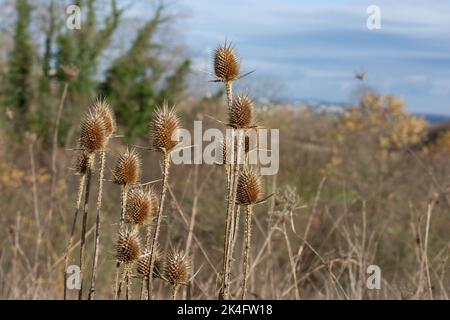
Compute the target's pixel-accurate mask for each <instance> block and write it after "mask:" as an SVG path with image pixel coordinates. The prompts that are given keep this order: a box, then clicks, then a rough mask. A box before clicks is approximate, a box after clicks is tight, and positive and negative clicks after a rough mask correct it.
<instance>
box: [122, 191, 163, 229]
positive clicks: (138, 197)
mask: <svg viewBox="0 0 450 320" xmlns="http://www.w3.org/2000/svg"><path fill="white" fill-rule="evenodd" d="M157 210H158V197H157V196H156V194H155V193H154V192H153V191H152V190H150V191H148V192H145V191H144V190H142V189H141V188H135V189H132V190H131V191H130V192H129V193H128V199H127V208H126V214H127V219H128V222H131V223H132V224H138V225H144V224H148V223H149V222H150V221H151V219H152V218H153V216H154V215H155V213H156V211H157Z"/></svg>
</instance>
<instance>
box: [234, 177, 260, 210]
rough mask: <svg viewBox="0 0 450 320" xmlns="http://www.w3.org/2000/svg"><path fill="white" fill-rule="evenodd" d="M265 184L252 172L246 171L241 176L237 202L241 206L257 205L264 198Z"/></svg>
mask: <svg viewBox="0 0 450 320" xmlns="http://www.w3.org/2000/svg"><path fill="white" fill-rule="evenodd" d="M262 192H263V184H262V180H261V177H260V176H259V175H258V174H257V173H256V172H254V171H252V170H244V171H242V172H241V173H240V174H239V179H238V185H237V192H236V200H237V202H238V203H240V204H244V205H251V204H255V203H257V202H258V201H259V200H260V199H261V196H262Z"/></svg>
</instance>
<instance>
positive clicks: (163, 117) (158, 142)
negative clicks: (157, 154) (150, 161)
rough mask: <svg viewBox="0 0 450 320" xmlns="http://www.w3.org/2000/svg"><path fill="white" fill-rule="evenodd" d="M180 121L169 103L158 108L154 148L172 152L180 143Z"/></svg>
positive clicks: (153, 123) (153, 129)
mask: <svg viewBox="0 0 450 320" xmlns="http://www.w3.org/2000/svg"><path fill="white" fill-rule="evenodd" d="M179 129H180V120H179V118H178V116H177V115H176V113H175V109H174V108H173V107H172V108H170V109H169V107H168V105H167V103H164V104H163V107H162V108H161V107H158V108H157V109H156V111H155V113H154V115H153V121H152V126H151V131H150V134H151V139H152V144H153V148H155V149H156V150H159V151H163V152H169V151H171V150H172V149H173V148H174V147H175V146H176V145H177V144H178V143H179V140H180V139H179Z"/></svg>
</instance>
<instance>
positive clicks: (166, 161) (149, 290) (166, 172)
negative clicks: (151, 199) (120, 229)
mask: <svg viewBox="0 0 450 320" xmlns="http://www.w3.org/2000/svg"><path fill="white" fill-rule="evenodd" d="M163 165H164V168H163V183H162V190H161V199H160V201H159V208H158V213H157V215H156V225H155V230H154V232H153V240H152V245H151V249H150V268H149V277H148V279H147V299H148V300H150V299H151V297H152V294H153V292H152V291H153V288H152V282H153V281H152V280H153V276H152V275H153V268H154V266H155V255H154V252H155V251H156V246H157V244H158V237H159V229H160V225H161V217H162V211H163V207H164V198H165V196H166V191H167V181H168V179H169V168H170V153H169V152H167V151H165V152H164V164H163Z"/></svg>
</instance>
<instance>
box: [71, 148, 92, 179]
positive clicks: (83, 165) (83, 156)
mask: <svg viewBox="0 0 450 320" xmlns="http://www.w3.org/2000/svg"><path fill="white" fill-rule="evenodd" d="M90 169H92V157H91V156H90V155H89V153H87V152H80V153H79V154H78V157H77V160H76V162H75V171H76V172H77V173H79V174H86V173H87V172H88V171H89V170H90Z"/></svg>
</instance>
